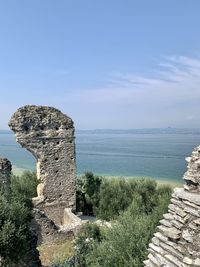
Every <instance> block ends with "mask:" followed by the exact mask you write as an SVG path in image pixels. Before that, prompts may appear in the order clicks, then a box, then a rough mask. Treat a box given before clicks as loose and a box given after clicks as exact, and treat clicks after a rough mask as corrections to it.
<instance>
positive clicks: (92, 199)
mask: <svg viewBox="0 0 200 267" xmlns="http://www.w3.org/2000/svg"><path fill="white" fill-rule="evenodd" d="M101 182H102V180H101V178H100V177H99V176H95V175H94V174H93V173H92V172H86V173H85V174H84V175H83V176H81V177H80V178H78V179H77V190H76V203H77V211H82V212H83V213H84V214H85V215H93V214H96V211H97V209H98V206H99V191H100V186H101Z"/></svg>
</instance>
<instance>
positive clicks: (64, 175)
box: [9, 106, 76, 224]
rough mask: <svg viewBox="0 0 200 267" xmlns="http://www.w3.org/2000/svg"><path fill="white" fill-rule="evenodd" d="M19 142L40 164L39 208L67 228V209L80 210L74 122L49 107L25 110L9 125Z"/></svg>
mask: <svg viewBox="0 0 200 267" xmlns="http://www.w3.org/2000/svg"><path fill="white" fill-rule="evenodd" d="M9 126H10V128H11V129H12V130H13V131H14V132H15V135H16V139H17V141H18V142H19V143H20V144H21V145H22V147H25V148H26V149H27V150H29V151H30V152H31V153H32V154H33V155H34V156H35V158H36V160H37V177H38V179H39V180H40V184H39V185H38V188H37V189H38V190H37V192H38V197H37V198H35V199H34V200H33V202H34V204H35V207H36V208H38V209H39V210H42V211H44V212H45V214H46V215H47V216H48V217H49V218H50V219H51V220H52V221H53V222H54V223H56V224H63V216H64V209H65V208H66V207H68V208H72V209H73V210H75V206H76V190H75V177H76V158H75V142H74V126H73V121H72V119H71V118H69V117H68V116H66V115H65V114H63V113H61V111H59V110H57V109H55V108H53V107H46V106H24V107H22V108H20V109H18V110H17V112H16V113H14V115H13V116H12V118H11V120H10V122H9Z"/></svg>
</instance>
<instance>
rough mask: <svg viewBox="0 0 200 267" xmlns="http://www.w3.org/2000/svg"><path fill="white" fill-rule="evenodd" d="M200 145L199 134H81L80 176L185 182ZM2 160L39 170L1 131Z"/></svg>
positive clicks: (78, 138)
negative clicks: (187, 159) (89, 173)
mask: <svg viewBox="0 0 200 267" xmlns="http://www.w3.org/2000/svg"><path fill="white" fill-rule="evenodd" d="M199 144H200V131H199V130H193V131H192V130H172V129H169V130H162V129H158V130H127V131H121V130H118V131H114V130H112V131H111V130H107V131H106V130H100V131H77V133H76V154H77V169H78V173H79V174H80V173H83V172H85V171H93V172H94V173H96V174H102V175H112V176H138V177H143V176H144V177H152V178H156V179H163V180H174V181H178V180H181V177H182V176H183V174H184V172H185V171H186V162H185V157H186V156H189V155H190V154H191V152H192V150H193V149H194V147H195V146H197V145H199ZM0 157H7V158H9V159H10V160H11V161H12V164H13V165H14V166H16V167H18V168H23V169H31V170H35V160H34V158H33V156H32V155H31V154H30V153H29V152H28V151H26V150H25V149H23V148H21V147H20V145H18V144H17V143H16V141H15V137H14V135H13V134H12V133H11V132H10V131H0Z"/></svg>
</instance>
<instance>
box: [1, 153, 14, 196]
mask: <svg viewBox="0 0 200 267" xmlns="http://www.w3.org/2000/svg"><path fill="white" fill-rule="evenodd" d="M11 170H12V165H11V163H10V161H9V160H8V159H5V158H0V184H1V186H2V187H3V189H4V190H6V191H7V190H9V187H10V178H11Z"/></svg>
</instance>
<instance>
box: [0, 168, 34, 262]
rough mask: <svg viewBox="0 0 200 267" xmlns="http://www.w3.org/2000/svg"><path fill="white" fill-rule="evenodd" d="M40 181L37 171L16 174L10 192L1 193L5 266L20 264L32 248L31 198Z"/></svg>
mask: <svg viewBox="0 0 200 267" xmlns="http://www.w3.org/2000/svg"><path fill="white" fill-rule="evenodd" d="M36 184H37V183H36V176H35V174H32V173H30V172H25V173H24V174H23V175H22V176H21V177H18V176H12V178H11V189H10V192H8V193H3V191H1V192H0V256H1V257H2V258H3V259H4V266H8V267H10V266H16V263H18V262H19V261H21V260H23V258H24V257H25V256H26V254H27V252H28V250H29V245H30V242H29V241H30V240H29V238H30V232H29V226H28V225H29V222H30V220H31V208H32V207H31V201H30V198H32V197H33V196H35V192H36Z"/></svg>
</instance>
